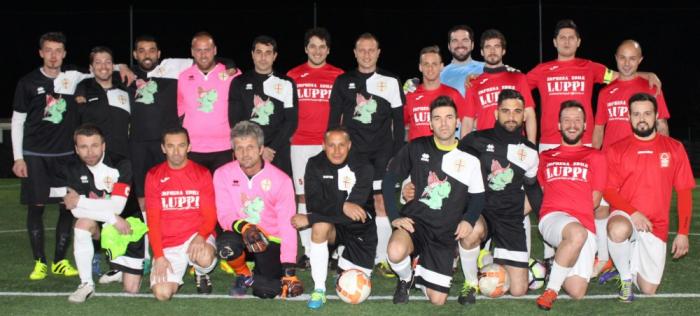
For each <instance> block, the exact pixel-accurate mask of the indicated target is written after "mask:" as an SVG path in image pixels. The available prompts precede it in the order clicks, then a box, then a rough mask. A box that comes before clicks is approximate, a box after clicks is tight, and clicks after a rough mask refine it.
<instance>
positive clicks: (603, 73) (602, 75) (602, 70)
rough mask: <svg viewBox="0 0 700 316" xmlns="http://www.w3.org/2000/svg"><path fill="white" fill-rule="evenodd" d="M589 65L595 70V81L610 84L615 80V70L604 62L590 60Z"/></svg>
mask: <svg viewBox="0 0 700 316" xmlns="http://www.w3.org/2000/svg"><path fill="white" fill-rule="evenodd" d="M588 66H589V67H590V68H591V70H592V71H593V81H594V82H595V83H604V84H608V83H610V82H611V81H612V80H613V74H614V72H613V71H612V70H611V69H608V67H605V65H603V64H599V63H596V62H590V63H589V64H588Z"/></svg>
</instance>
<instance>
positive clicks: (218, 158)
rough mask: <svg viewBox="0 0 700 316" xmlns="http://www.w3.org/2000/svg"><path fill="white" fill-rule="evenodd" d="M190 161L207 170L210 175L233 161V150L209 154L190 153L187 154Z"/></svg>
mask: <svg viewBox="0 0 700 316" xmlns="http://www.w3.org/2000/svg"><path fill="white" fill-rule="evenodd" d="M187 156H188V158H190V159H191V160H192V161H194V162H196V163H198V164H200V165H202V166H204V167H206V168H207V169H209V172H211V174H212V175H214V171H216V169H218V168H219V167H221V166H223V165H225V164H227V163H229V162H231V161H233V150H231V149H228V150H224V151H215V152H210V153H196V152H190V153H189V154H187Z"/></svg>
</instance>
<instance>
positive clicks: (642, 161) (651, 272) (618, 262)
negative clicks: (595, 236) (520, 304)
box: [605, 93, 695, 302]
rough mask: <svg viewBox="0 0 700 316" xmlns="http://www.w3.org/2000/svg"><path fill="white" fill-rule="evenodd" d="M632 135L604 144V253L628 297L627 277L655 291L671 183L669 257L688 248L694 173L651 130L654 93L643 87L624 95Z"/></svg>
mask: <svg viewBox="0 0 700 316" xmlns="http://www.w3.org/2000/svg"><path fill="white" fill-rule="evenodd" d="M627 104H629V120H630V123H631V125H632V132H633V133H634V136H628V137H626V138H623V139H622V140H620V141H619V142H617V143H615V144H613V145H611V146H610V147H607V150H606V156H607V158H608V172H609V174H610V177H609V178H608V179H609V180H608V184H607V187H606V189H605V199H607V200H608V201H609V202H610V204H611V205H612V206H613V207H614V209H615V211H613V212H612V214H610V219H609V222H608V238H609V239H608V247H609V248H610V257H612V259H613V261H614V262H615V267H617V270H618V271H619V273H620V280H621V281H620V295H619V299H620V300H621V301H623V302H631V301H632V299H633V298H634V294H633V292H632V283H634V284H635V285H637V288H639V289H640V290H641V291H642V293H644V294H655V293H656V290H657V288H658V287H659V284H660V283H661V277H662V276H663V272H664V266H665V264H666V241H667V239H668V226H669V207H670V204H671V187H673V188H675V190H676V193H677V194H678V201H677V205H678V235H676V238H675V239H674V240H673V246H672V247H671V252H672V253H673V259H679V258H681V257H683V256H685V255H686V254H687V253H688V248H689V246H690V245H689V243H688V233H689V232H690V221H691V218H692V217H691V213H692V209H693V205H692V204H693V201H692V196H693V194H692V189H693V188H694V187H695V179H694V178H693V172H692V170H691V169H690V163H689V161H688V155H687V154H686V152H685V149H684V148H683V145H682V144H681V143H680V142H678V141H676V140H674V139H672V138H670V137H668V136H664V135H660V134H659V133H658V132H657V130H656V122H657V120H658V119H659V116H658V111H657V102H656V99H655V98H654V97H653V96H652V95H650V94H646V93H638V94H635V95H633V96H632V97H630V99H629V101H628V102H627Z"/></svg>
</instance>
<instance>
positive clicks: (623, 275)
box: [608, 239, 632, 280]
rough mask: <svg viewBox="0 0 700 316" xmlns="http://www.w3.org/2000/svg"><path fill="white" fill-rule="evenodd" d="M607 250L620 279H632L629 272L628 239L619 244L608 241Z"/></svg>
mask: <svg viewBox="0 0 700 316" xmlns="http://www.w3.org/2000/svg"><path fill="white" fill-rule="evenodd" d="M608 248H609V250H610V257H611V258H612V260H613V262H615V268H617V271H618V272H620V279H622V280H630V279H632V272H631V271H630V259H631V257H632V245H631V244H630V241H629V239H625V241H623V242H619V243H618V242H614V241H612V240H610V239H608Z"/></svg>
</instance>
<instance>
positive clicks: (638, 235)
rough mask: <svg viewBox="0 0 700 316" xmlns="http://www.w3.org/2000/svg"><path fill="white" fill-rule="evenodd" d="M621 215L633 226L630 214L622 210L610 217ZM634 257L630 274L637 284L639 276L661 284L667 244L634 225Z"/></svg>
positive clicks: (616, 211) (632, 243)
mask: <svg viewBox="0 0 700 316" xmlns="http://www.w3.org/2000/svg"><path fill="white" fill-rule="evenodd" d="M615 215H620V216H623V217H625V218H627V220H629V221H630V224H632V219H631V218H630V216H629V214H627V213H626V212H624V211H621V210H615V211H613V212H612V213H610V217H612V216H615ZM630 243H631V245H632V257H631V258H630V272H631V273H632V280H634V282H635V284H636V282H637V275H639V276H641V277H642V279H644V281H647V282H649V283H652V284H661V277H663V275H664V267H665V266H666V242H664V241H663V240H661V239H659V238H658V237H656V236H654V234H652V233H650V232H640V231H637V229H636V228H634V225H633V224H632V236H631V237H630Z"/></svg>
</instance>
